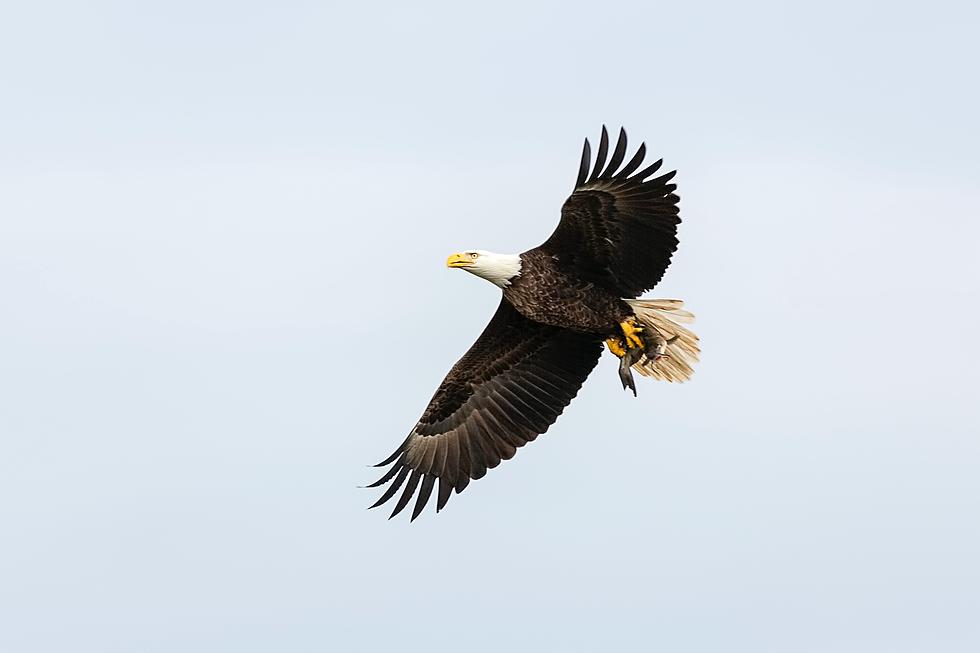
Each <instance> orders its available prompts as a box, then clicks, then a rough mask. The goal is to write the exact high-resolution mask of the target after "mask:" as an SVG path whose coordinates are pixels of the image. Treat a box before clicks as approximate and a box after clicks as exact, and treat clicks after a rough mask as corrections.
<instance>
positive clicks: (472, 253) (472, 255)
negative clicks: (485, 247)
mask: <svg viewBox="0 0 980 653" xmlns="http://www.w3.org/2000/svg"><path fill="white" fill-rule="evenodd" d="M470 258H472V259H477V258H480V255H479V254H477V253H476V252H470Z"/></svg>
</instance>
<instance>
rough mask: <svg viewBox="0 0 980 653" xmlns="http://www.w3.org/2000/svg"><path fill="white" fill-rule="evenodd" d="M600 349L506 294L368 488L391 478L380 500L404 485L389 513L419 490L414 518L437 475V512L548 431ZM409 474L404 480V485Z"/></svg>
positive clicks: (591, 339) (590, 339)
mask: <svg viewBox="0 0 980 653" xmlns="http://www.w3.org/2000/svg"><path fill="white" fill-rule="evenodd" d="M601 353H602V345H601V342H600V340H599V339H598V338H596V337H595V336H590V335H587V334H583V333H577V332H574V331H569V330H567V329H562V328H559V327H552V326H547V325H544V324H540V323H537V322H533V321H531V320H529V319H527V318H525V317H524V316H523V315H521V314H520V313H518V312H517V310H516V309H515V308H514V307H513V306H512V305H511V304H510V302H508V301H507V300H506V299H501V301H500V306H499V307H498V308H497V312H496V313H495V314H494V316H493V318H492V319H491V320H490V323H489V324H488V325H487V327H486V329H484V331H483V334H482V335H480V337H479V338H478V339H477V341H476V342H475V343H473V346H472V347H470V350H469V351H467V352H466V354H464V355H463V357H462V358H461V359H460V360H459V362H458V363H456V365H454V366H453V369H452V370H450V372H449V374H448V375H447V376H446V378H445V379H444V380H443V382H442V385H440V386H439V389H438V390H436V393H435V395H433V397H432V400H431V401H430V402H429V406H428V407H427V408H426V409H425V413H423V415H422V417H421V418H420V419H419V422H418V424H416V425H415V427H414V428H413V429H412V432H411V433H409V435H408V438H406V440H405V441H404V442H403V443H402V444H401V446H400V447H398V449H397V450H395V452H394V453H393V454H392V455H391V456H390V457H389V458H388V459H387V460H385V461H383V462H381V463H379V464H378V465H377V466H378V467H382V466H384V465H392V467H391V469H389V470H388V472H387V473H386V474H385V475H384V476H382V477H381V478H380V479H378V480H377V481H376V482H375V483H372V484H371V485H369V486H368V487H378V486H380V485H383V484H385V483H387V482H389V481H392V479H394V481H393V482H392V484H391V485H390V486H388V488H387V490H386V491H385V493H384V495H382V497H381V498H380V499H379V500H378V501H377V503H375V504H374V505H373V506H371V507H372V508H374V507H375V506H380V505H381V504H382V503H384V502H386V501H388V500H389V499H391V498H392V497H394V496H395V494H396V493H397V492H398V490H399V488H401V487H402V485H405V489H404V490H403V491H402V494H401V496H400V497H399V499H398V502H397V504H396V505H395V509H394V510H393V511H392V513H391V516H392V517H394V516H395V515H397V514H398V513H399V512H401V511H402V509H403V508H405V506H406V505H407V504H408V502H409V500H410V499H411V498H412V495H413V494H415V491H416V489H418V490H419V492H418V499H417V500H416V501H415V509H414V511H413V512H412V519H413V520H414V519H415V518H416V517H417V516H418V515H419V513H421V512H422V509H423V508H425V504H426V503H427V502H428V500H429V496H430V495H431V494H432V490H433V487H434V485H435V482H436V480H437V479H438V481H439V492H438V500H437V502H436V511H439V510H442V508H443V506H445V505H446V502H447V501H448V500H449V496H450V493H451V492H452V490H453V489H455V490H456V493H457V494H458V493H460V492H462V491H463V489H464V488H465V487H466V486H467V485H468V484H469V482H470V480H471V479H474V480H475V479H478V478H482V477H483V475H484V474H486V473H487V469H492V468H494V467H496V466H497V465H499V464H500V461H501V460H508V459H510V458H511V457H513V456H514V454H515V453H516V452H517V448H518V447H522V446H524V445H525V444H526V443H527V442H530V441H531V440H533V439H535V438H536V437H538V435H539V434H541V433H544V432H545V431H547V430H548V427H549V426H551V425H552V424H553V423H554V422H555V420H556V419H558V416H559V415H560V414H561V412H562V411H563V410H564V409H565V406H567V405H568V404H569V402H571V400H572V398H573V397H575V395H576V394H577V393H578V390H579V388H580V387H581V386H582V383H583V382H584V381H585V379H586V377H587V376H588V375H589V372H591V371H592V368H594V367H595V365H596V363H597V362H598V360H599V355H600V354H601ZM406 479H407V484H406Z"/></svg>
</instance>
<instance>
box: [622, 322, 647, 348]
mask: <svg viewBox="0 0 980 653" xmlns="http://www.w3.org/2000/svg"><path fill="white" fill-rule="evenodd" d="M619 328H620V329H622V330H623V335H624V336H626V345H627V346H628V347H630V348H639V349H646V344H645V343H644V342H643V339H642V338H640V335H639V334H640V332H642V331H643V327H641V326H637V324H636V322H634V321H633V319H629V320H626V321H625V322H620V323H619Z"/></svg>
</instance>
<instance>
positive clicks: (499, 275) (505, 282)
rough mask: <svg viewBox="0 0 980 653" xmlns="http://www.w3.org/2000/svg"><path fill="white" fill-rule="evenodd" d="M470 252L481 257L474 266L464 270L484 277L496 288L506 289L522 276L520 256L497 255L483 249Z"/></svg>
mask: <svg viewBox="0 0 980 653" xmlns="http://www.w3.org/2000/svg"><path fill="white" fill-rule="evenodd" d="M467 251H469V252H476V253H477V254H479V256H478V257H477V258H476V260H475V261H474V262H473V265H470V266H467V267H465V268H463V269H464V270H466V271H467V272H470V273H472V274H475V275H476V276H478V277H483V278H484V279H486V280H487V281H489V282H490V283H492V284H494V285H495V286H500V287H501V288H506V287H507V286H509V285H510V283H511V280H512V279H514V278H515V277H518V276H520V274H521V256H520V254H497V253H495V252H488V251H485V250H482V249H471V250H467Z"/></svg>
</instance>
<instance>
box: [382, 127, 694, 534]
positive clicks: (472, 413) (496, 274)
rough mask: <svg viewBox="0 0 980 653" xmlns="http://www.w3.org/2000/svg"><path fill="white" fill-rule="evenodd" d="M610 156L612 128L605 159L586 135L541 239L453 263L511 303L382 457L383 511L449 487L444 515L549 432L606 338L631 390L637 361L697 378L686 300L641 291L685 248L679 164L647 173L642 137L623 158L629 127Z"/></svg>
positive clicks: (666, 376)
mask: <svg viewBox="0 0 980 653" xmlns="http://www.w3.org/2000/svg"><path fill="white" fill-rule="evenodd" d="M608 154H609V134H608V132H607V131H606V128H605V127H603V128H602V135H601V137H600V139H599V150H598V152H597V153H596V159H595V165H591V163H592V156H591V148H590V146H589V141H588V139H586V141H585V146H584V148H583V151H582V160H581V164H580V166H579V171H578V179H577V180H576V182H575V189H574V191H573V192H572V194H571V196H570V197H569V198H568V199H567V200H566V201H565V204H564V205H563V206H562V209H561V221H560V222H559V224H558V228H557V229H555V231H554V233H553V234H551V236H550V237H549V238H548V240H546V241H545V242H544V243H543V244H542V245H541V246H540V247H535V248H534V249H531V250H528V251H526V252H524V253H523V254H495V253H493V252H488V251H485V250H480V249H472V250H466V251H463V252H461V253H458V254H453V255H452V256H450V257H449V260H448V261H447V265H448V266H449V267H451V268H460V269H463V270H466V271H467V272H470V273H472V274H475V275H476V276H478V277H482V278H484V279H486V280H487V281H490V282H491V283H493V284H495V285H497V286H499V287H500V288H501V290H502V291H503V292H502V297H501V299H500V305H499V306H498V307H497V312H496V313H495V314H494V315H493V317H492V318H491V319H490V323H489V324H488V325H487V327H486V328H485V329H484V331H483V333H482V334H481V335H480V337H479V338H477V340H476V342H475V343H473V346H472V347H470V349H469V351H467V352H466V353H465V354H464V355H463V357H462V358H461V359H460V360H459V361H458V362H457V363H456V364H455V365H454V366H453V368H452V369H451V370H450V371H449V374H448V375H447V376H446V378H445V379H444V380H443V382H442V384H441V385H440V386H439V388H438V390H436V392H435V395H433V397H432V399H431V400H430V401H429V405H428V406H427V407H426V409H425V412H424V413H423V414H422V417H421V418H420V419H419V421H418V423H417V424H415V426H414V427H412V430H411V432H410V433H409V434H408V437H407V438H406V439H405V441H404V442H402V443H401V445H400V446H399V447H398V448H397V449H396V450H395V452H394V453H392V454H391V456H389V457H388V458H387V459H385V460H383V461H382V462H380V463H378V464H377V465H376V467H384V466H386V465H391V468H390V469H389V470H388V471H387V473H385V474H384V476H382V477H381V478H380V479H378V480H377V481H376V482H374V483H372V484H371V485H369V486H368V487H380V486H382V485H384V484H385V483H389V482H391V484H390V485H389V486H388V488H387V489H386V491H385V492H384V494H383V495H382V496H381V498H380V499H378V501H377V502H376V503H375V504H374V505H373V506H371V507H372V508H374V507H376V506H380V505H381V504H383V503H385V502H387V501H388V500H390V499H391V498H393V497H394V496H395V494H396V493H397V492H398V490H399V489H400V488H402V486H404V490H402V493H401V496H400V497H399V498H398V501H397V503H396V504H395V507H394V510H393V511H392V513H391V517H394V516H395V515H397V514H398V513H399V512H401V511H402V510H403V509H404V508H405V506H406V505H407V504H408V502H409V500H411V498H412V496H414V495H415V493H416V490H418V498H417V499H416V501H415V508H414V510H413V512H412V520H414V519H415V518H416V517H418V516H419V514H420V513H421V512H422V509H423V508H424V507H425V506H426V504H427V502H428V501H429V498H430V496H431V495H432V491H433V489H434V488H435V485H436V481H438V482H439V487H438V493H437V501H436V511H437V512H438V511H439V510H442V508H443V507H445V505H446V502H447V501H449V497H450V496H451V494H452V492H453V490H455V491H456V493H457V494H458V493H460V492H462V491H463V490H464V489H465V488H466V486H467V485H468V484H469V482H470V481H471V480H476V479H479V478H482V477H483V476H484V474H486V472H487V470H488V469H492V468H494V467H496V466H497V465H498V464H500V461H501V460H508V459H510V458H511V457H513V456H514V454H515V453H516V452H517V449H518V448H519V447H522V446H524V445H525V444H526V443H528V442H530V441H531V440H534V439H535V438H536V437H538V435H540V434H541V433H544V432H545V431H547V430H548V427H549V426H551V424H553V423H554V422H555V420H556V419H558V416H559V415H560V414H561V412H562V411H563V410H564V409H565V407H566V406H567V405H568V404H569V402H571V400H572V398H574V397H575V395H576V394H577V393H578V391H579V388H580V387H581V386H582V383H583V382H584V381H585V379H586V377H587V376H588V375H589V373H590V372H591V371H592V369H593V368H594V367H595V366H596V364H597V363H598V361H599V356H600V355H601V354H602V344H603V342H605V343H606V345H607V346H608V348H609V350H610V351H611V352H612V353H613V354H615V355H616V356H617V357H619V358H620V378H621V380H622V383H623V386H624V388H625V387H629V388H630V389H631V390H632V391H633V394H634V395H635V394H636V387H635V385H634V384H633V378H632V375H631V373H630V370H631V369H634V370H636V371H637V372H638V373H640V374H642V375H644V376H651V377H653V378H656V379H661V380H665V381H678V382H679V381H686V380H687V379H688V378H690V376H691V374H692V366H693V364H694V363H695V361H697V359H698V354H699V349H698V338H697V336H695V335H694V334H693V333H692V332H691V331H689V330H688V329H686V328H684V327H683V326H681V324H682V323H686V322H690V321H692V320H693V315H691V313H688V312H687V311H685V310H683V308H682V307H683V302H681V301H679V300H670V299H664V300H641V299H637V297H639V296H640V295H641V294H642V293H643V292H645V291H646V290H648V289H650V288H653V287H654V286H655V285H657V283H658V282H659V281H660V279H661V277H663V275H664V272H665V271H666V269H667V266H668V265H670V259H671V255H672V254H673V253H674V250H676V249H677V236H676V234H677V225H678V224H679V223H680V218H679V217H678V213H679V211H678V208H677V202H678V196H677V195H676V194H675V193H674V191H675V190H676V188H677V186H676V185H675V184H672V183H670V182H671V179H673V177H674V175H675V172H668V173H667V174H663V175H660V176H659V177H654V176H653V175H654V174H656V172H657V171H658V170H659V169H660V166H661V163H662V161H663V160H662V159H661V160H660V161H657V162H656V163H654V164H652V165H649V166H647V167H645V168H642V169H641V168H640V166H641V164H642V163H643V158H644V156H645V154H646V146H645V144H641V145H640V147H639V148H638V149H637V151H636V153H635V154H634V155H633V157H632V158H630V160H629V162H627V163H626V164H625V165H623V161H624V160H625V158H626V132H625V130H623V129H620V131H619V138H618V139H617V142H616V146H615V148H614V149H613V151H612V157H611V158H609V161H608V164H607V162H606V157H607V155H608ZM389 519H390V517H389Z"/></svg>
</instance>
